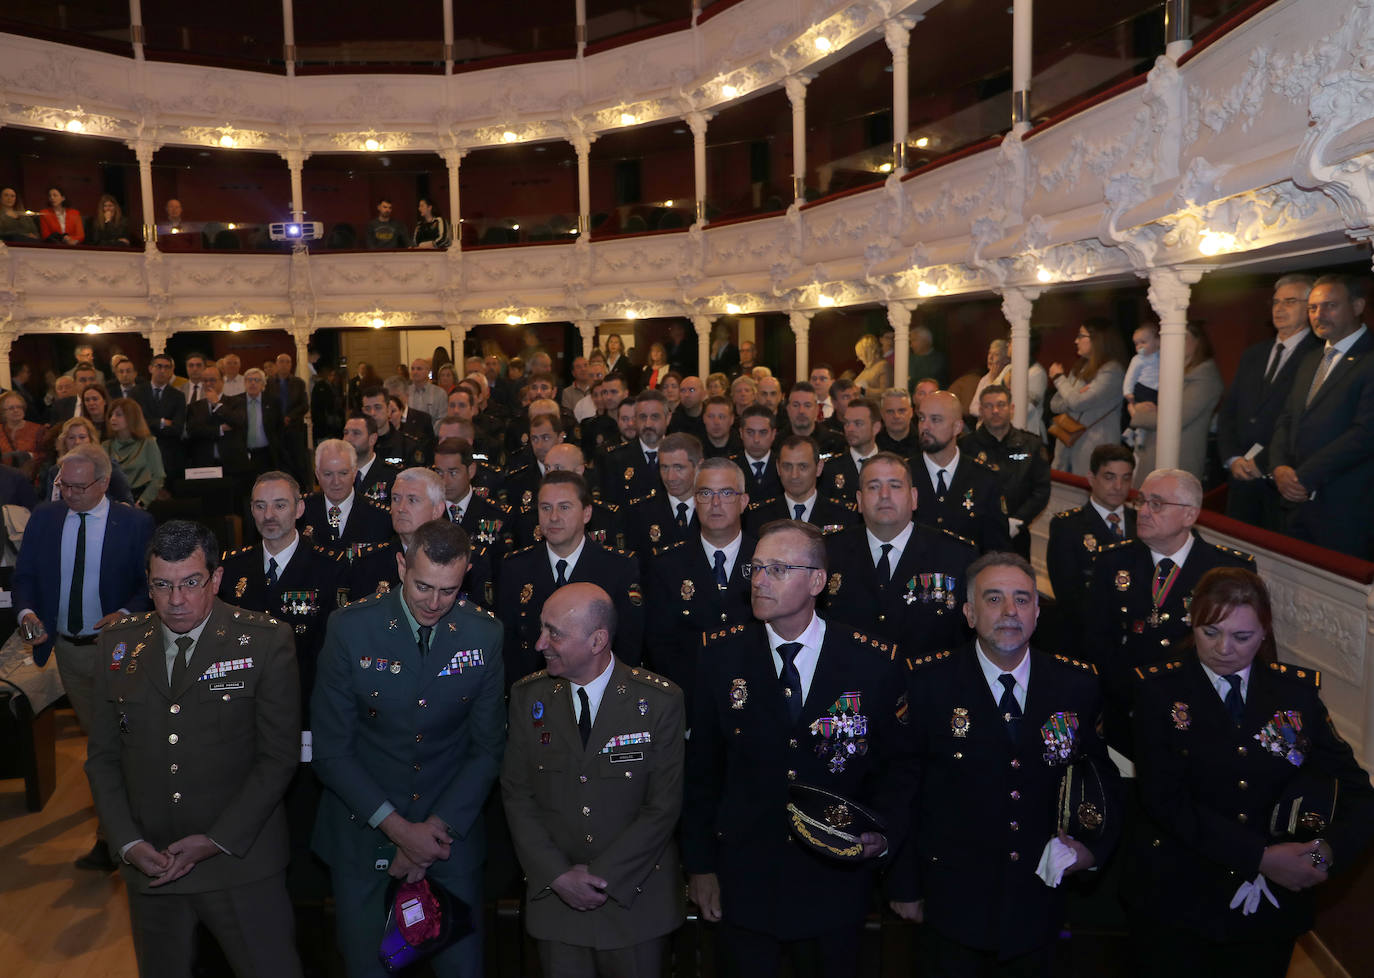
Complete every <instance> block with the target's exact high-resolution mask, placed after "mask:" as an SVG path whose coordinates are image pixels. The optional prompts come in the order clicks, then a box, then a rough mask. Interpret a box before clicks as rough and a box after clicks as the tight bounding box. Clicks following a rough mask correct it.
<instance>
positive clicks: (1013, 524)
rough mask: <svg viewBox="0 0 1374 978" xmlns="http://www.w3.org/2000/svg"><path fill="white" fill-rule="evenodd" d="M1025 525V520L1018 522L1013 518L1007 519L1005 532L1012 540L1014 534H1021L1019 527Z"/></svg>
mask: <svg viewBox="0 0 1374 978" xmlns="http://www.w3.org/2000/svg"><path fill="white" fill-rule="evenodd" d="M1025 525H1026V521H1025V520H1018V519H1017V518H1016V517H1015V516H1008V517H1007V532H1008V533H1009V534H1010V535H1011V538H1012V539H1013V540H1015V539H1016V534H1018V533H1020V532H1021V527H1023V526H1025Z"/></svg>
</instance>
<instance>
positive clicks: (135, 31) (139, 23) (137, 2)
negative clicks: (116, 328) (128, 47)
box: [5, 0, 143, 387]
mask: <svg viewBox="0 0 1374 978" xmlns="http://www.w3.org/2000/svg"><path fill="white" fill-rule="evenodd" d="M129 41H130V42H131V43H132V44H133V46H134V60H135V61H142V60H143V4H142V2H141V0H129ZM9 384H10V382H9V381H8V380H6V381H5V386H6V387H8V386H9Z"/></svg>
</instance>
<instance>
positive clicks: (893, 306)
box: [887, 299, 915, 333]
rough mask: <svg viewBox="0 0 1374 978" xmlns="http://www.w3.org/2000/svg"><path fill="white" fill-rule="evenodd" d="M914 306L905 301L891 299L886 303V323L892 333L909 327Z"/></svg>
mask: <svg viewBox="0 0 1374 978" xmlns="http://www.w3.org/2000/svg"><path fill="white" fill-rule="evenodd" d="M913 308H915V307H914V306H911V305H909V304H908V303H906V302H899V301H897V300H895V299H894V300H893V301H891V302H889V303H888V304H887V324H888V325H889V326H891V327H892V331H893V332H894V333H901V332H902V331H904V330H909V329H910V328H911V310H912V309H913Z"/></svg>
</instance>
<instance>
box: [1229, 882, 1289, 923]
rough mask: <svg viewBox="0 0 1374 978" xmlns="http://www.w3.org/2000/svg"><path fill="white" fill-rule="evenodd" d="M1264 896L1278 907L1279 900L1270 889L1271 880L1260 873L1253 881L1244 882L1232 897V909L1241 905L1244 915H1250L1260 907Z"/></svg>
mask: <svg viewBox="0 0 1374 978" xmlns="http://www.w3.org/2000/svg"><path fill="white" fill-rule="evenodd" d="M1261 896H1263V897H1265V898H1267V899H1268V900H1269V902H1270V903H1272V904H1273V905H1274V908H1275V909H1278V905H1279V901H1278V900H1275V899H1274V894H1273V893H1271V892H1270V890H1269V881H1268V880H1266V879H1265V878H1264V874H1263V873H1260V874H1259V875H1258V876H1256V877H1255V881H1254V882H1253V883H1242V884H1240V888H1239V889H1238V890H1236V895H1235V896H1233V897H1231V909H1232V910H1235V909H1236V908H1237V907H1240V908H1241V909H1240V912H1241V914H1242V915H1244V916H1246V917H1248V916H1250V915H1251V914H1252V913H1254V912H1255V911H1256V910H1258V909H1259V904H1260V897H1261Z"/></svg>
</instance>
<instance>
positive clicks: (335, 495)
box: [296, 438, 391, 560]
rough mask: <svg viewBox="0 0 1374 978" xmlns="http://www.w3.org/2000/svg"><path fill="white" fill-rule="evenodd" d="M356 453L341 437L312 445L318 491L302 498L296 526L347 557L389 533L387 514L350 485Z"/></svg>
mask: <svg viewBox="0 0 1374 978" xmlns="http://www.w3.org/2000/svg"><path fill="white" fill-rule="evenodd" d="M356 458H357V456H356V455H354V453H353V446H352V445H350V444H349V443H348V442H346V441H343V440H341V439H333V438H331V439H329V440H328V441H322V442H320V443H319V444H318V445H316V446H315V477H316V478H317V479H318V480H319V483H320V491H319V492H312V493H311V494H310V495H309V496H307V497H306V499H305V508H304V511H303V513H302V515H301V518H300V519H299V520H297V521H296V529H298V530H300V532H301V535H302V536H304V537H306V538H307V539H308V540H310V542H311V543H317V544H319V545H320V546H322V547H324V548H326V549H328V550H333V551H335V552H339V553H347V554H348V556H349V559H350V560H351V559H352V558H353V557H355V556H357V554H358V552H359V550H360V549H362V548H363V547H365V546H367V545H368V544H373V543H381V542H382V541H383V540H386V539H387V538H388V537H390V536H391V514H390V513H389V512H388V511H387V510H386V509H385V508H383V507H382V506H380V505H378V504H377V503H374V502H373V501H372V500H371V499H369V498H368V497H367V496H364V495H362V494H361V493H360V492H358V491H357V490H356V489H355V488H354V478H355V476H356V475H357V472H358V467H357V463H356Z"/></svg>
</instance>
